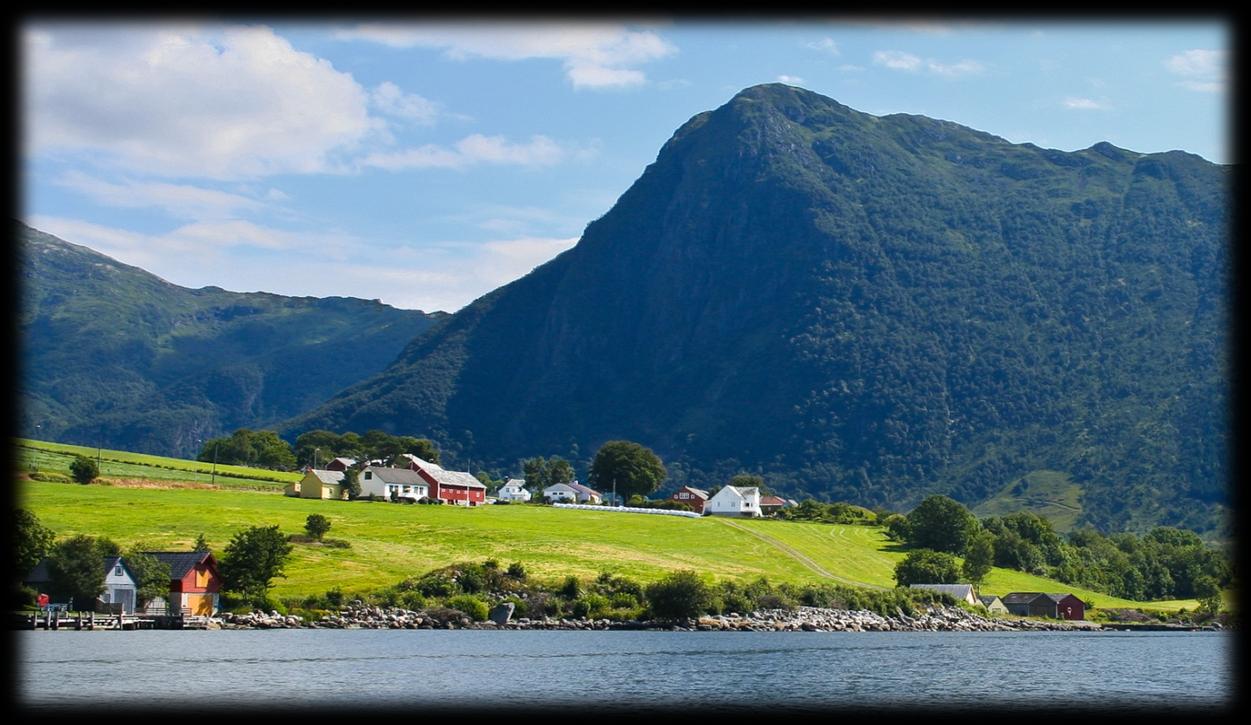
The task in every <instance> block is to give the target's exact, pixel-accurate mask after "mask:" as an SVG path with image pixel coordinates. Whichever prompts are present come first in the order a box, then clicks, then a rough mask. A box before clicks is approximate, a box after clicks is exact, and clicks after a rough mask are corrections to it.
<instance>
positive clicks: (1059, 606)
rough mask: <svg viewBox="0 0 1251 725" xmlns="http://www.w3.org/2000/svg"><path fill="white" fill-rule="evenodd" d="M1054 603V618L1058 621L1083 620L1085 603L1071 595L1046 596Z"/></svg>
mask: <svg viewBox="0 0 1251 725" xmlns="http://www.w3.org/2000/svg"><path fill="white" fill-rule="evenodd" d="M1047 596H1048V597H1049V598H1050V599H1051V600H1052V601H1054V602H1055V603H1056V617H1057V618H1059V619H1085V618H1086V602H1083V601H1082V600H1080V599H1078V598H1077V597H1076V596H1074V595H1072V594H1048V595H1047Z"/></svg>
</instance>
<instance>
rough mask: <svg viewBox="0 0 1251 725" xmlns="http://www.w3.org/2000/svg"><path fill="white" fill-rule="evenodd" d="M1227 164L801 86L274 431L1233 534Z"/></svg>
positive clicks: (764, 93) (664, 159) (662, 169)
mask: <svg viewBox="0 0 1251 725" xmlns="http://www.w3.org/2000/svg"><path fill="white" fill-rule="evenodd" d="M1229 171H1230V170H1229V168H1228V167H1221V166H1218V165H1214V164H1211V163H1209V162H1207V161H1205V160H1203V159H1201V158H1199V157H1197V156H1194V155H1191V154H1187V153H1183V152H1177V151H1173V152H1167V153H1158V154H1139V153H1135V152H1132V151H1128V150H1124V149H1119V148H1116V147H1115V146H1112V145H1111V144H1107V143H1100V144H1096V145H1094V146H1092V147H1091V148H1088V149H1084V150H1081V151H1077V152H1063V151H1056V150H1051V149H1043V148H1039V147H1037V146H1033V145H1031V144H1012V143H1009V142H1008V141H1005V140H1004V139H1001V138H998V137H995V136H992V135H990V134H986V133H983V132H980V131H975V130H972V129H968V128H965V127H962V126H960V125H958V124H955V123H950V122H945V121H936V120H933V119H929V118H925V117H923V116H911V115H903V114H898V115H891V116H882V117H876V116H871V115H869V114H864V113H860V112H858V111H855V110H853V109H850V108H848V107H846V106H844V105H842V104H839V103H837V102H835V101H833V100H831V99H828V98H825V97H823V96H820V95H818V94H815V93H811V92H808V91H805V90H802V89H798V88H793V87H789V86H784V85H780V84H769V85H763V86H755V87H752V88H748V89H746V90H744V91H742V92H740V93H739V94H737V95H736V96H735V97H734V98H733V99H731V100H730V101H729V102H728V103H726V104H725V105H724V106H722V107H720V108H718V109H716V110H713V111H709V112H704V113H700V114H698V115H696V116H695V117H693V118H692V119H691V120H690V121H688V122H687V123H686V124H684V125H683V126H682V127H681V128H679V129H678V131H677V132H676V133H675V134H674V136H673V138H672V139H670V140H669V141H668V142H667V143H666V144H665V145H664V147H663V148H662V149H661V151H660V153H659V154H658V156H657V159H656V161H655V162H654V163H652V164H651V165H649V166H648V167H647V169H646V170H645V171H644V172H643V174H642V176H641V177H640V178H639V179H638V180H637V181H636V182H635V183H634V184H633V185H632V186H631V187H630V188H629V189H628V190H627V191H626V192H625V193H624V194H623V195H622V196H621V197H620V199H619V200H618V202H617V204H616V205H615V206H614V207H613V208H612V209H611V210H610V211H609V212H608V213H606V214H605V215H604V216H603V217H601V218H599V219H597V220H595V221H594V222H592V223H591V224H589V225H588V226H587V228H586V230H585V233H584V234H583V236H582V238H581V240H580V241H579V242H578V244H577V245H576V246H575V247H574V248H572V249H570V250H568V251H566V252H564V253H563V254H561V255H560V256H558V257H557V258H555V259H553V260H552V261H550V262H548V263H547V264H545V265H543V266H541V267H539V268H537V269H536V270H534V271H533V272H532V273H531V274H529V275H527V276H526V277H524V278H522V279H520V280H517V281H515V282H513V283H511V284H509V285H506V286H504V287H502V288H500V289H498V290H496V291H494V292H492V293H490V294H488V295H486V296H484V297H482V298H481V299H479V300H477V301H476V302H474V303H473V304H471V305H469V306H467V307H466V308H464V309H463V310H461V311H459V312H458V313H456V314H455V315H453V316H451V317H450V318H449V319H448V320H447V321H446V322H445V323H444V324H442V325H440V326H439V327H438V328H437V329H435V330H432V331H430V332H428V333H427V334H425V335H423V336H421V337H418V338H417V339H415V340H413V342H412V343H411V344H410V345H409V346H408V347H406V348H405V349H404V351H403V352H402V353H401V354H400V356H399V357H398V358H397V359H396V360H395V362H394V363H392V364H391V365H390V366H389V367H388V368H387V369H386V370H384V371H383V372H381V373H379V374H378V375H376V376H374V377H372V378H370V379H368V380H365V381H363V382H361V383H359V384H357V385H355V386H352V387H350V388H348V389H347V390H345V391H343V392H341V393H340V394H339V395H337V396H335V397H334V398H332V399H330V400H329V401H327V402H326V403H325V404H324V405H322V406H321V407H319V408H317V409H315V410H313V411H311V412H309V413H306V414H303V415H300V416H297V417H295V418H293V419H291V420H290V421H287V422H286V423H285V425H284V429H285V431H286V433H287V434H288V435H295V434H297V433H299V432H301V431H304V430H308V429H311V428H328V429H331V430H348V429H350V430H364V429H367V428H375V427H376V428H382V429H384V430H388V431H390V432H397V433H399V432H402V433H407V434H415V435H426V436H430V437H432V438H434V439H435V440H437V441H438V442H439V443H440V444H441V445H442V446H443V448H444V449H445V450H446V451H447V452H448V454H449V457H450V458H451V459H452V460H462V461H463V460H468V459H472V460H473V461H475V462H476V463H481V464H483V465H488V466H490V465H494V466H499V467H501V468H507V469H509V470H511V469H512V468H513V467H515V464H516V461H517V459H518V458H521V457H525V456H531V455H550V454H559V455H563V456H566V457H568V458H570V459H572V460H574V461H575V462H577V463H578V464H579V467H580V468H582V469H583V470H585V465H586V463H587V461H588V460H589V458H590V456H591V455H593V453H594V451H595V449H596V448H597V447H598V446H599V445H600V444H602V443H603V442H604V441H605V440H609V439H613V438H628V439H631V440H636V441H639V442H641V443H643V444H644V445H647V446H649V447H652V448H653V449H654V450H656V451H657V453H659V454H660V455H661V456H662V458H663V459H664V460H665V461H666V464H667V465H668V467H669V471H670V483H669V485H670V486H676V485H681V484H684V483H690V484H694V485H709V484H717V483H724V481H725V480H726V479H728V477H729V476H730V475H732V474H733V473H735V472H738V471H740V470H746V471H752V472H758V473H761V474H764V475H765V477H766V480H767V481H768V483H769V485H770V486H771V487H773V488H774V489H775V490H777V491H779V492H781V493H784V494H786V495H790V496H796V497H802V496H808V495H811V496H814V497H817V498H825V499H837V500H845V501H849V502H853V503H860V504H865V505H877V504H881V505H886V506H891V507H897V508H907V507H909V506H911V505H913V504H915V503H916V502H917V501H919V500H920V498H921V497H923V496H924V495H926V494H929V493H934V492H940V493H946V494H948V495H951V496H953V497H955V498H957V499H959V500H961V501H963V502H965V503H966V504H969V505H973V504H976V503H977V502H979V501H982V500H986V499H989V498H992V497H993V496H995V495H996V494H997V493H998V492H999V491H1000V490H1001V489H1002V488H1003V487H1004V486H1005V485H1007V484H1008V483H1010V482H1012V481H1014V480H1016V479H1018V478H1020V477H1021V476H1024V475H1026V474H1029V473H1030V472H1032V471H1055V472H1058V473H1062V474H1067V475H1069V476H1070V477H1071V480H1072V482H1073V483H1074V484H1076V485H1077V486H1079V487H1080V488H1081V490H1082V491H1083V495H1082V500H1081V508H1082V512H1081V518H1080V521H1079V522H1077V523H1079V524H1084V523H1092V524H1095V525H1097V526H1100V527H1102V528H1106V529H1136V530H1142V529H1145V528H1146V527H1149V526H1150V525H1153V524H1156V523H1163V524H1172V525H1180V526H1186V527H1190V528H1194V529H1196V530H1201V531H1202V530H1212V529H1215V528H1219V527H1221V526H1222V525H1223V518H1222V517H1223V516H1224V514H1225V512H1226V511H1227V508H1226V507H1227V503H1228V496H1227V491H1226V483H1227V477H1228V473H1229V468H1228V462H1227V457H1228V453H1229V447H1228V446H1229V441H1228V435H1227V430H1228V419H1227V418H1228V411H1227V405H1228V353H1227V340H1228V336H1227V326H1228V319H1229V310H1228V308H1227V303H1226V298H1227V293H1228V289H1229V287H1228V274H1229V238H1228V231H1227V224H1228V204H1229V198H1228V183H1229Z"/></svg>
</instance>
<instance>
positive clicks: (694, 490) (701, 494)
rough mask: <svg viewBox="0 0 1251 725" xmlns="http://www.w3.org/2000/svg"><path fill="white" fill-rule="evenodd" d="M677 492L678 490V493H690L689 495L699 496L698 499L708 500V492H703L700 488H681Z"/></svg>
mask: <svg viewBox="0 0 1251 725" xmlns="http://www.w3.org/2000/svg"><path fill="white" fill-rule="evenodd" d="M678 490H679V491H690V492H691V493H693V494H695V495H696V496H699V497H700V498H702V499H707V498H708V492H707V491H705V490H704V489H702V488H695V487H694V486H683V487H682V488H679V489H678Z"/></svg>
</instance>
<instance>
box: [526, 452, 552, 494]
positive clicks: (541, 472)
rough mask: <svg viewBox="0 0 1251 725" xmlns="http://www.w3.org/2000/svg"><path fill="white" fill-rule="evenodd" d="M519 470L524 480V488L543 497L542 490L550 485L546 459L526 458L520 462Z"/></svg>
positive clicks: (550, 479) (550, 480)
mask: <svg viewBox="0 0 1251 725" xmlns="http://www.w3.org/2000/svg"><path fill="white" fill-rule="evenodd" d="M521 470H522V471H523V476H524V477H525V479H526V488H528V489H530V490H531V491H534V492H535V495H536V496H541V495H543V489H545V488H547V487H548V486H550V485H552V478H551V474H550V473H548V470H547V459H545V458H542V457H536V458H527V459H526V460H524V461H522V462H521Z"/></svg>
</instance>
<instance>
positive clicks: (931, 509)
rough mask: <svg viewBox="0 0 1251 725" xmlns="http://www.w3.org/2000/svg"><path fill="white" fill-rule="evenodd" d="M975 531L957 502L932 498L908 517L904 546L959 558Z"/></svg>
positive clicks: (973, 520) (970, 518) (972, 521)
mask: <svg viewBox="0 0 1251 725" xmlns="http://www.w3.org/2000/svg"><path fill="white" fill-rule="evenodd" d="M977 528H978V523H977V518H976V517H974V516H973V514H971V513H969V510H968V509H966V508H965V507H964V506H963V505H962V504H961V503H960V502H959V501H955V500H953V499H950V498H947V497H946V496H943V495H940V494H934V495H932V496H927V497H926V498H925V500H924V501H922V502H921V504H920V505H919V506H917V507H916V508H915V509H913V510H912V512H911V513H909V514H908V545H909V546H914V547H917V548H920V549H933V550H934V551H945V552H948V553H952V554H959V553H962V552H963V551H964V549H965V547H966V546H968V543H969V537H970V536H972V535H973V533H974V532H975V531H977Z"/></svg>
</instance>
